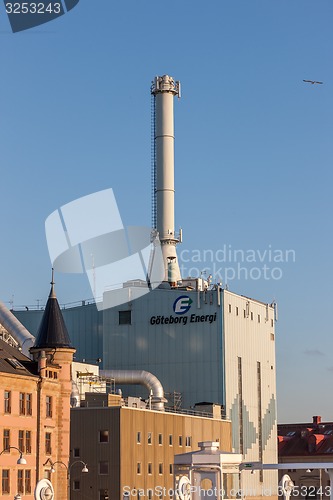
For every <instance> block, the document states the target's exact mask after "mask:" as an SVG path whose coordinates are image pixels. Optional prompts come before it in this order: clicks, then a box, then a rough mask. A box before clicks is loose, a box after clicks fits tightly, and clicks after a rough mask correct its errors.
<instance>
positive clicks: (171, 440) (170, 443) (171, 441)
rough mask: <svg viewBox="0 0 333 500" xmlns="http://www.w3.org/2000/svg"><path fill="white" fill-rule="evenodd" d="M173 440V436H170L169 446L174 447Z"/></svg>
mask: <svg viewBox="0 0 333 500" xmlns="http://www.w3.org/2000/svg"><path fill="white" fill-rule="evenodd" d="M172 443H173V439H172V434H169V446H172Z"/></svg>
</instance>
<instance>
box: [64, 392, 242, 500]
mask: <svg viewBox="0 0 333 500" xmlns="http://www.w3.org/2000/svg"><path fill="white" fill-rule="evenodd" d="M109 404H111V405H116V406H106V407H101V406H100V407H85V408H72V410H71V460H75V459H76V460H80V459H81V460H83V461H84V462H87V463H88V468H89V474H82V473H81V468H80V467H77V468H73V469H72V471H71V488H72V497H71V498H72V499H74V500H79V499H80V500H81V499H83V498H89V499H98V500H121V499H123V498H124V497H125V498H126V493H128V496H129V498H135V499H137V498H142V499H149V498H158V494H157V493H158V491H161V490H163V489H164V488H165V489H164V490H163V493H162V495H161V497H162V498H165V499H169V498H170V495H169V490H170V493H171V490H172V489H173V487H174V485H173V463H174V456H175V455H176V454H179V453H185V452H189V451H192V450H198V449H199V448H198V442H200V441H209V440H213V441H218V442H219V443H220V448H221V449H223V450H225V451H231V449H232V443H231V422H230V421H226V420H221V419H217V418H207V417H202V416H194V415H189V414H185V413H169V412H166V411H154V410H147V409H140V408H131V407H126V406H121V403H120V398H119V397H118V401H117V397H116V396H114V397H113V401H112V400H111V401H110V399H109Z"/></svg>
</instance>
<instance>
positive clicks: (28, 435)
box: [25, 431, 31, 453]
mask: <svg viewBox="0 0 333 500" xmlns="http://www.w3.org/2000/svg"><path fill="white" fill-rule="evenodd" d="M25 452H26V453H31V431H25Z"/></svg>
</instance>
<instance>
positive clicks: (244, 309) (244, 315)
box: [243, 309, 246, 318]
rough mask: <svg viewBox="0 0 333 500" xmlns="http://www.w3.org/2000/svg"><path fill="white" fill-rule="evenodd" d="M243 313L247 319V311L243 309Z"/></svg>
mask: <svg viewBox="0 0 333 500" xmlns="http://www.w3.org/2000/svg"><path fill="white" fill-rule="evenodd" d="M243 312H244V318H246V310H245V309H243Z"/></svg>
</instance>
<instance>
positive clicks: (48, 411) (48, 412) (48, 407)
mask: <svg viewBox="0 0 333 500" xmlns="http://www.w3.org/2000/svg"><path fill="white" fill-rule="evenodd" d="M45 403H46V417H49V418H52V396H46V398H45Z"/></svg>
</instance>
